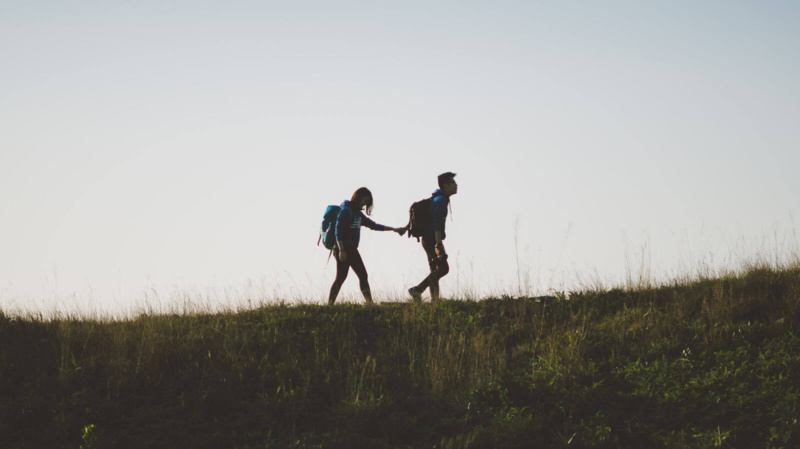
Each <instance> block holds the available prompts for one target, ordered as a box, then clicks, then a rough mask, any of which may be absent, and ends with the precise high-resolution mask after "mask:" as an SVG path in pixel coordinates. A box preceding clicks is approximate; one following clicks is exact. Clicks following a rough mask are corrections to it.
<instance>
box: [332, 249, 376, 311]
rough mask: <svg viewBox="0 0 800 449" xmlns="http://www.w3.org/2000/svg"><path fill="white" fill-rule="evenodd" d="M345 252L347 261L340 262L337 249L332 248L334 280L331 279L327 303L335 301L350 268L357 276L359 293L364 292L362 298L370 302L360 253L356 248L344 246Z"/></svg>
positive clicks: (365, 271) (365, 272)
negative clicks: (334, 269)
mask: <svg viewBox="0 0 800 449" xmlns="http://www.w3.org/2000/svg"><path fill="white" fill-rule="evenodd" d="M345 253H347V262H342V261H341V260H339V249H338V248H334V249H333V257H334V258H335V259H336V280H334V281H333V285H332V286H331V292H330V295H328V304H329V305H332V304H333V303H334V302H336V297H337V296H339V290H340V289H341V288H342V284H344V280H345V279H347V273H348V272H349V271H350V268H352V269H353V271H355V273H356V276H358V283H359V286H360V287H361V293H363V294H364V299H366V300H367V302H368V303H372V294H371V293H370V290H369V279H368V276H367V269H366V268H365V267H364V261H363V260H361V254H359V252H358V248H345Z"/></svg>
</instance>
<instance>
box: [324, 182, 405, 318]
mask: <svg viewBox="0 0 800 449" xmlns="http://www.w3.org/2000/svg"><path fill="white" fill-rule="evenodd" d="M362 209H364V210H365V212H366V213H367V214H366V215H364V213H363V212H361V210H362ZM371 213H372V193H371V192H370V191H369V189H367V188H366V187H361V188H360V189H358V190H356V191H355V193H353V197H352V198H351V199H350V201H345V202H343V203H342V206H341V209H340V210H339V216H338V217H337V218H336V246H335V247H334V248H333V256H334V257H335V258H336V280H334V281H333V285H332V286H331V293H330V295H329V296H328V304H329V305H332V304H333V303H334V302H336V297H337V296H338V295H339V289H341V288H342V284H343V283H344V280H345V279H346V278H347V272H348V271H349V269H350V268H352V269H353V271H355V273H356V275H357V276H358V282H359V284H360V287H361V293H363V294H364V299H365V300H366V301H367V303H368V304H372V294H371V293H370V290H369V281H368V279H367V269H366V268H365V267H364V261H362V260H361V254H359V252H358V242H359V240H360V238H361V226H366V227H368V228H370V229H373V230H375V231H395V232H397V233H398V234H400V235H403V233H404V232H405V229H404V228H390V227H388V226H384V225H381V224H377V223H375V222H374V221H372V220H370V219H369V218H368V217H367V215H371Z"/></svg>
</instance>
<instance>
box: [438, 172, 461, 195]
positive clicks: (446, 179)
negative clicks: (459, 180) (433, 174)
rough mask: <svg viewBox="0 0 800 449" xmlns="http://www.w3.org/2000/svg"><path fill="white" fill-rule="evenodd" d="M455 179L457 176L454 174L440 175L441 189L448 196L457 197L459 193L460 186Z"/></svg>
mask: <svg viewBox="0 0 800 449" xmlns="http://www.w3.org/2000/svg"><path fill="white" fill-rule="evenodd" d="M455 178H456V174H455V173H453V172H447V173H442V174H441V175H439V188H440V189H442V190H444V191H445V192H447V194H448V195H455V194H456V193H458V184H456V179H455Z"/></svg>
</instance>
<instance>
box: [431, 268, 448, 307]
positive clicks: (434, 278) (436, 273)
mask: <svg viewBox="0 0 800 449" xmlns="http://www.w3.org/2000/svg"><path fill="white" fill-rule="evenodd" d="M449 272H450V265H449V264H448V263H447V259H434V260H432V261H431V274H430V276H429V278H430V281H429V282H430V286H431V301H438V300H439V279H441V278H443V277H445V276H446V275H447V273H449Z"/></svg>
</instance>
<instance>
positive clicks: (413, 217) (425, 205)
mask: <svg viewBox="0 0 800 449" xmlns="http://www.w3.org/2000/svg"><path fill="white" fill-rule="evenodd" d="M432 202H433V197H430V198H425V199H424V200H420V201H417V202H416V203H414V204H412V205H411V207H410V208H409V209H408V226H407V227H408V238H411V237H416V238H417V241H419V239H420V238H422V237H423V236H424V235H425V233H426V232H428V228H430V227H431V225H432V224H433V223H432V221H433V219H432V217H431V203H432Z"/></svg>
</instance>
